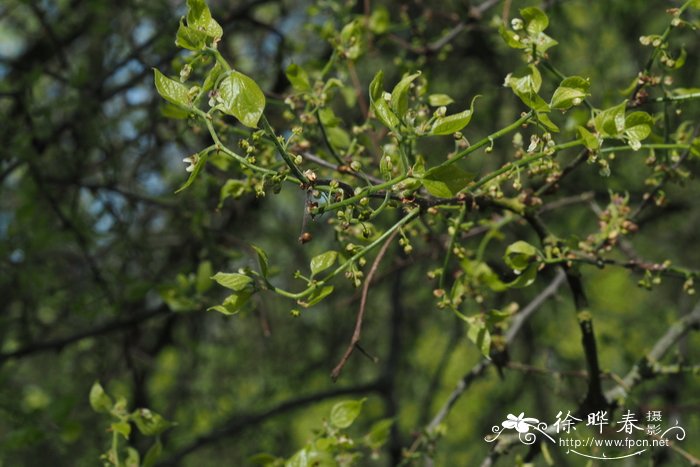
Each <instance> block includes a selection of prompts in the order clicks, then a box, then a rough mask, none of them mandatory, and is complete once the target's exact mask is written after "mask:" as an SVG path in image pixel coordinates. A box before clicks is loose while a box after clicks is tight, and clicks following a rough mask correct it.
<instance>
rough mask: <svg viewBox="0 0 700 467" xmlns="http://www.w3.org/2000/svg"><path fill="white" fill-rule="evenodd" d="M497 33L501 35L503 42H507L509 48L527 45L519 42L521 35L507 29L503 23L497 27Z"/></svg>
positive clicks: (521, 47) (520, 47)
mask: <svg viewBox="0 0 700 467" xmlns="http://www.w3.org/2000/svg"><path fill="white" fill-rule="evenodd" d="M498 33H499V34H500V35H501V37H502V38H503V40H504V41H505V43H506V44H508V47H510V48H511V49H524V48H525V47H527V45H525V44H523V43H522V42H521V40H520V39H521V37H520V36H519V35H518V34H516V33H515V32H513V31H511V30H510V29H508V28H507V27H506V26H505V25H504V24H501V25H500V26H499V27H498Z"/></svg>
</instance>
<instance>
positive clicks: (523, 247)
mask: <svg viewBox="0 0 700 467" xmlns="http://www.w3.org/2000/svg"><path fill="white" fill-rule="evenodd" d="M536 258H537V248H535V247H534V246H532V245H530V244H529V243H527V242H524V241H522V240H518V241H517V242H515V243H511V244H510V245H508V248H506V253H505V255H504V257H503V259H504V260H505V262H506V264H507V265H508V266H509V267H510V268H512V269H513V270H514V271H516V272H520V271H522V270H524V269H525V268H527V267H528V266H529V265H530V264H531V263H532V262H533V261H534V260H535V259H536Z"/></svg>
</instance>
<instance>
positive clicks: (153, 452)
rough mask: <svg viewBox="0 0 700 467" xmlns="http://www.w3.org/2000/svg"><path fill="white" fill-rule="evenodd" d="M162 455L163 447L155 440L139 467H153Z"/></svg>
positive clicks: (158, 440) (157, 439)
mask: <svg viewBox="0 0 700 467" xmlns="http://www.w3.org/2000/svg"><path fill="white" fill-rule="evenodd" d="M162 453H163V445H162V444H161V442H160V439H159V438H156V442H155V443H153V445H152V446H151V447H150V448H148V451H146V455H145V456H144V458H143V463H142V464H141V467H153V466H154V465H156V461H157V460H158V459H159V458H160V456H161V454H162Z"/></svg>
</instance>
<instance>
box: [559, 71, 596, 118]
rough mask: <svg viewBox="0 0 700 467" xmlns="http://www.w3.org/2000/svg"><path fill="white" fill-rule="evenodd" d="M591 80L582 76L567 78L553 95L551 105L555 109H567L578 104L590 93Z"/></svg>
mask: <svg viewBox="0 0 700 467" xmlns="http://www.w3.org/2000/svg"><path fill="white" fill-rule="evenodd" d="M589 87H590V81H589V80H587V79H585V78H581V77H580V76H570V77H568V78H565V79H564V80H563V81H562V82H561V84H560V85H559V87H558V88H557V89H556V90H555V91H554V94H553V95H552V101H551V102H550V104H549V105H550V106H551V107H552V108H553V109H560V110H566V109H568V108H569V107H571V106H574V105H578V104H580V103H581V102H583V100H584V99H585V98H586V96H587V95H588V88H589Z"/></svg>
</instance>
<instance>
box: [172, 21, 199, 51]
mask: <svg viewBox="0 0 700 467" xmlns="http://www.w3.org/2000/svg"><path fill="white" fill-rule="evenodd" d="M175 45H177V46H178V47H182V48H183V49H188V50H195V51H197V50H202V49H204V48H205V47H206V46H207V34H206V33H205V32H204V31H200V30H197V29H195V28H191V27H189V26H187V25H185V22H184V21H183V20H182V19H181V20H180V27H179V28H178V29H177V35H176V36H175Z"/></svg>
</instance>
